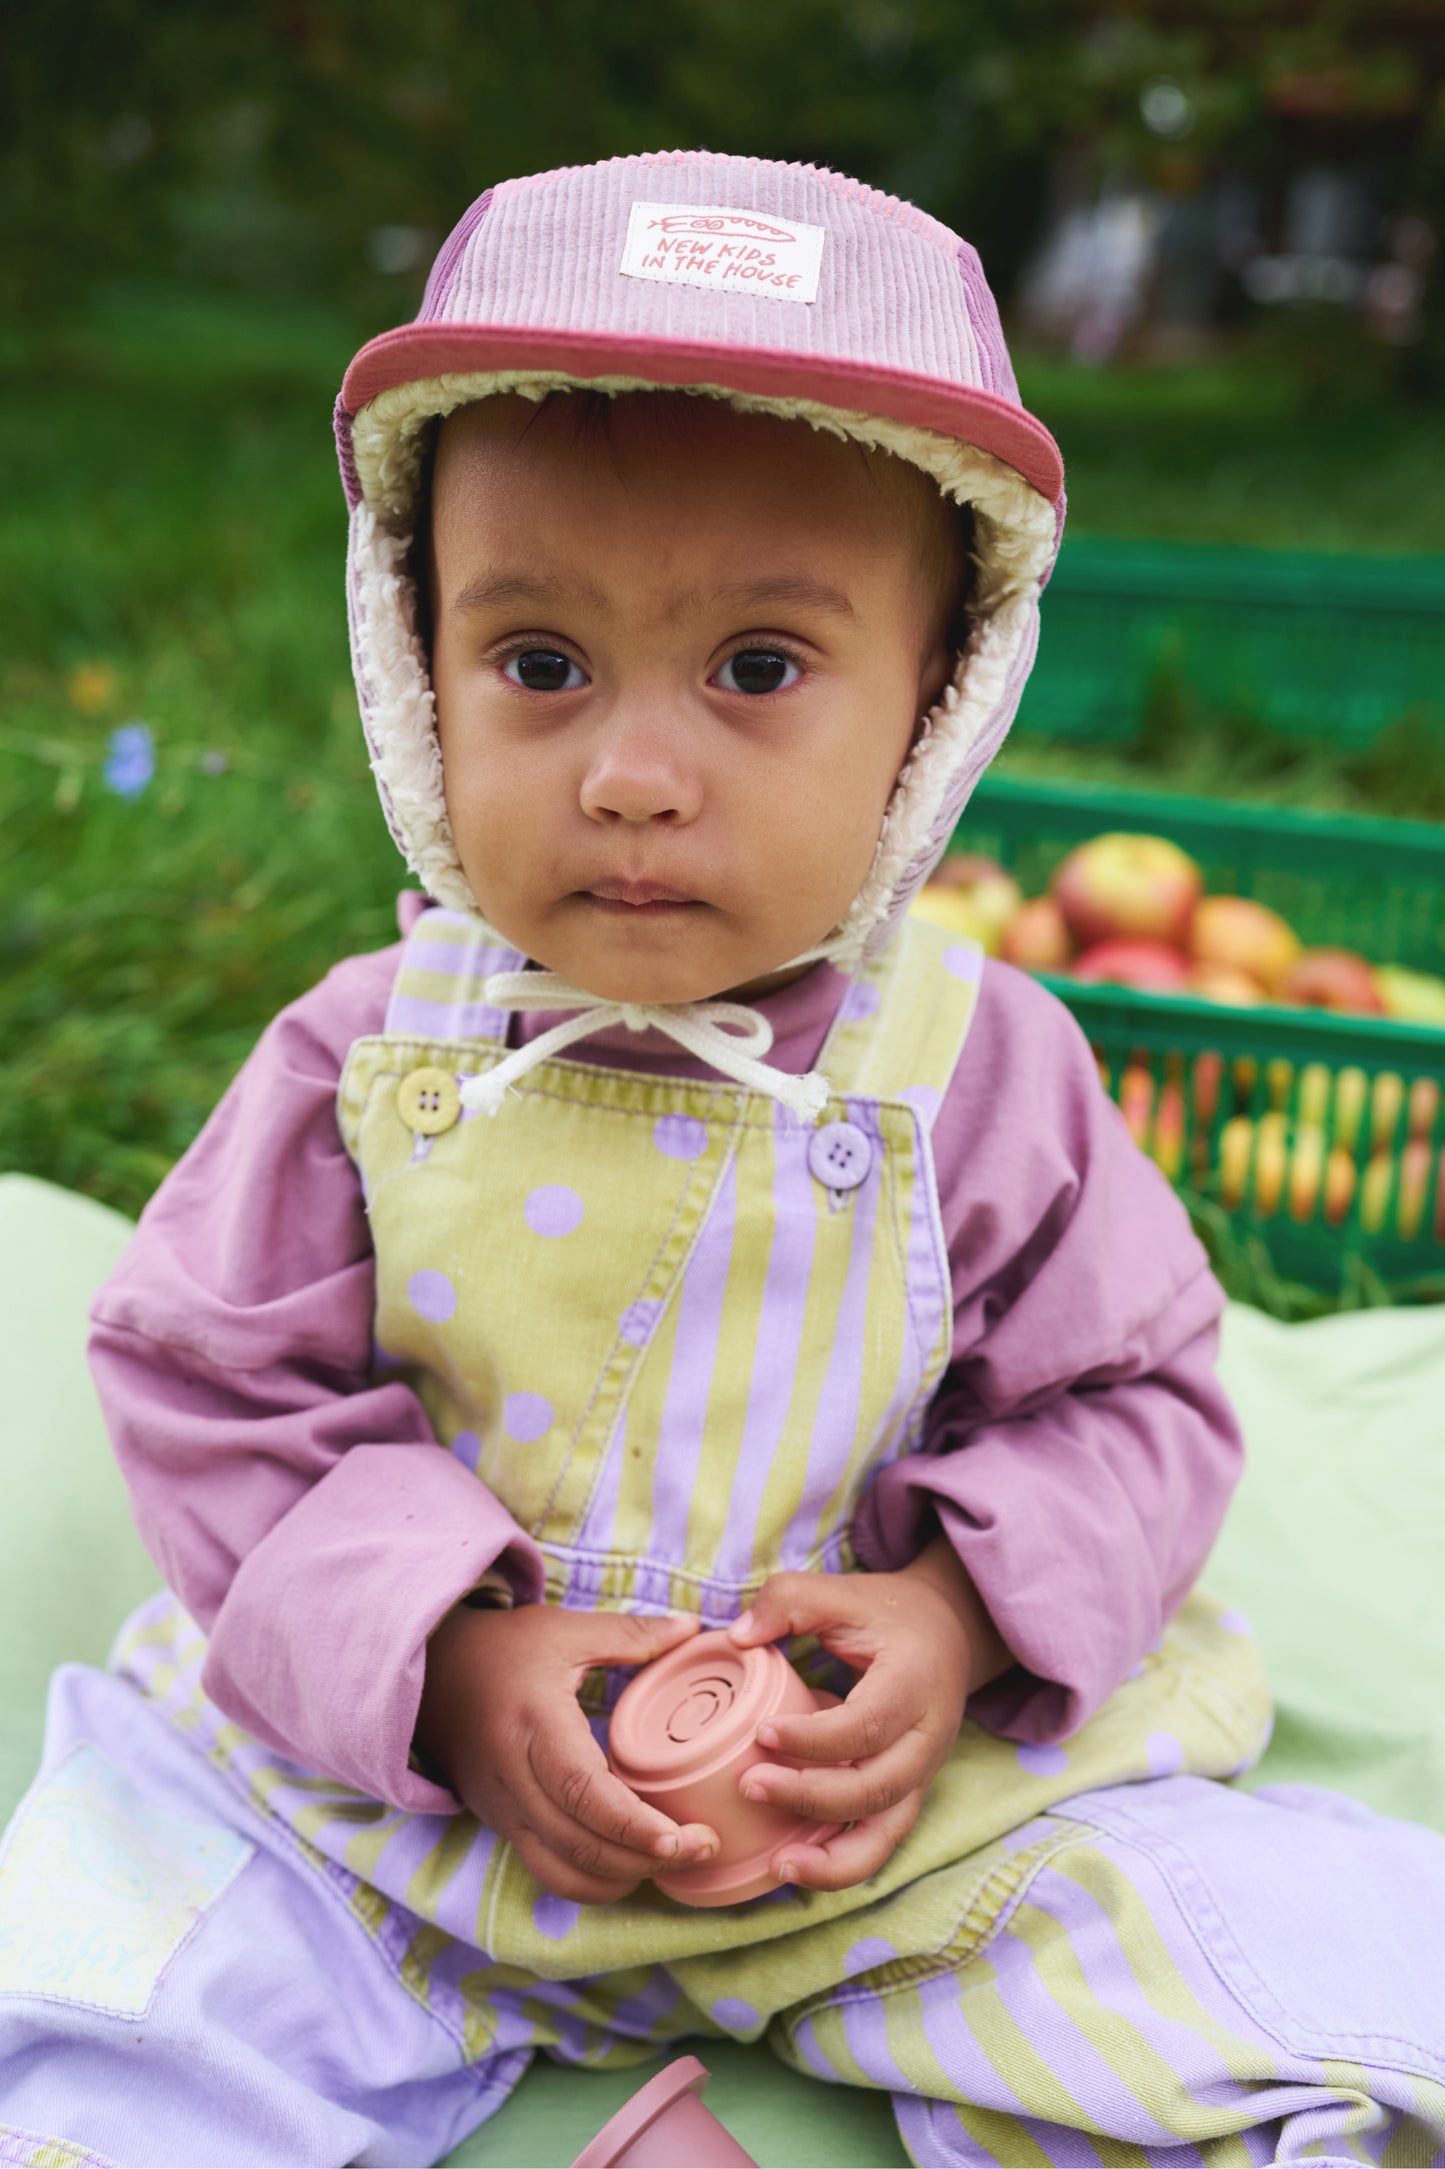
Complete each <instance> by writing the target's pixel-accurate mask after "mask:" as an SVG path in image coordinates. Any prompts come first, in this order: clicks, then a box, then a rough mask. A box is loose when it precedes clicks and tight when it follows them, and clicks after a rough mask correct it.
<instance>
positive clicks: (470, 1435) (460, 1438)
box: [452, 1431, 482, 1469]
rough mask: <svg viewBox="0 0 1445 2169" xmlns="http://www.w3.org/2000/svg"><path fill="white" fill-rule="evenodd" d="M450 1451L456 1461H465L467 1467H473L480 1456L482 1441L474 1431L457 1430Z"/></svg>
mask: <svg viewBox="0 0 1445 2169" xmlns="http://www.w3.org/2000/svg"><path fill="white" fill-rule="evenodd" d="M452 1452H453V1453H454V1454H455V1455H456V1457H457V1459H458V1461H463V1462H465V1463H466V1466H467V1467H468V1468H469V1469H475V1468H476V1465H477V1463H478V1462H479V1461H480V1460H481V1458H482V1442H481V1440H480V1439H479V1438H478V1437H477V1434H476V1432H475V1431H458V1433H457V1435H456V1437H455V1438H454V1439H453V1440H452Z"/></svg>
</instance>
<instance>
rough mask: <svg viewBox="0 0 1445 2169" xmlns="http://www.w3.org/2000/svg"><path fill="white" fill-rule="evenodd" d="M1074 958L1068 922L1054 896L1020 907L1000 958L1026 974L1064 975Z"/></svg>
mask: <svg viewBox="0 0 1445 2169" xmlns="http://www.w3.org/2000/svg"><path fill="white" fill-rule="evenodd" d="M1073 954H1074V940H1073V936H1072V935H1071V934H1070V932H1069V925H1068V921H1067V920H1066V919H1065V917H1064V915H1063V913H1062V911H1060V909H1059V907H1058V904H1057V903H1056V902H1055V900H1054V898H1053V897H1052V896H1036V897H1034V898H1033V900H1032V901H1031V902H1030V903H1027V904H1022V905H1020V907H1019V909H1018V910H1017V911H1016V912H1015V913H1014V915H1013V917H1012V918H1011V919H1010V920H1009V923H1008V925H1007V926H1006V927H1005V928H1004V930H1003V940H1002V943H1001V944H1000V947H999V955H1000V956H1001V957H1002V958H1003V960H1004V962H1005V963H1006V964H1017V965H1018V966H1019V967H1020V969H1021V970H1023V971H1026V972H1061V971H1063V970H1065V968H1066V967H1067V966H1068V964H1069V963H1070V961H1071V960H1072V957H1073Z"/></svg>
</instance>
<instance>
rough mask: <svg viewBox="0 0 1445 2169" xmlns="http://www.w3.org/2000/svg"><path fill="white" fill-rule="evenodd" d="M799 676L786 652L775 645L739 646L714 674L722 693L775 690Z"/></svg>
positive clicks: (797, 669) (774, 691) (795, 682)
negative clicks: (772, 646)
mask: <svg viewBox="0 0 1445 2169" xmlns="http://www.w3.org/2000/svg"><path fill="white" fill-rule="evenodd" d="M802 675H803V673H802V671H801V670H800V669H799V668H798V665H797V664H796V663H795V662H794V661H793V659H792V657H791V656H790V655H784V654H783V653H782V652H781V650H779V649H778V648H739V650H738V652H737V654H736V655H730V656H729V657H728V659H727V661H726V662H725V663H724V664H723V667H722V669H721V670H720V671H719V672H718V674H717V683H718V684H719V685H720V686H721V687H722V689H723V691H724V692H725V693H777V692H780V691H781V690H782V689H783V688H784V687H785V686H789V685H796V684H797V682H798V680H799V678H801V677H802Z"/></svg>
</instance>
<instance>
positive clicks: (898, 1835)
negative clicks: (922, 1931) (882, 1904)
mask: <svg viewBox="0 0 1445 2169" xmlns="http://www.w3.org/2000/svg"><path fill="white" fill-rule="evenodd" d="M922 1804H923V1794H922V1793H921V1792H911V1793H910V1794H909V1795H908V1798H907V1799H906V1800H900V1801H899V1803H898V1805H897V1806H896V1807H891V1808H886V1809H885V1810H884V1812H883V1813H882V1814H881V1815H870V1816H869V1817H868V1819H867V1821H866V1822H861V1823H855V1824H854V1825H853V1828H852V1829H851V1830H840V1831H839V1833H838V1835H837V1837H836V1838H829V1839H828V1841H827V1843H826V1844H825V1845H788V1846H785V1847H783V1849H782V1850H781V1851H780V1852H779V1853H777V1854H776V1855H775V1856H774V1860H773V1873H774V1875H776V1876H777V1878H778V1881H779V1882H780V1883H796V1884H798V1886H799V1887H800V1888H801V1889H803V1890H848V1889H850V1888H851V1887H852V1885H853V1884H855V1883H866V1882H867V1880H868V1878H869V1876H870V1875H876V1874H877V1873H878V1870H879V1869H880V1868H881V1867H882V1866H883V1865H884V1864H885V1862H886V1861H887V1860H889V1859H890V1858H891V1856H892V1855H893V1853H894V1852H895V1851H896V1850H897V1848H898V1847H899V1845H901V1844H902V1842H903V1840H904V1838H906V1837H907V1835H908V1833H909V1831H910V1830H911V1829H912V1828H913V1825H914V1824H915V1823H916V1822H917V1820H918V1811H919V1808H920V1807H921V1806H922Z"/></svg>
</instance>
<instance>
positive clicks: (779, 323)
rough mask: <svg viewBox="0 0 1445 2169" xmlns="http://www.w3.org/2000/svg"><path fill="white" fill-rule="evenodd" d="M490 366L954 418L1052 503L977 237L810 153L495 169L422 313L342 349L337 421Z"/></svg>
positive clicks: (1038, 435) (911, 417) (921, 422)
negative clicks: (407, 391) (399, 388)
mask: <svg viewBox="0 0 1445 2169" xmlns="http://www.w3.org/2000/svg"><path fill="white" fill-rule="evenodd" d="M701 196H706V197H707V198H708V199H709V200H708V202H707V203H706V204H703V205H701V206H699V198H700V197H701ZM639 204H641V205H643V206H644V207H645V209H644V212H643V216H642V217H641V218H640V219H635V218H634V212H635V209H636V207H637V206H638V205H639ZM634 226H636V227H640V228H641V234H640V237H639V238H638V241H637V245H636V247H635V248H634V249H633V251H632V257H633V261H634V263H635V265H636V268H635V269H629V268H628V267H627V264H626V262H625V259H626V258H627V256H628V244H629V239H630V237H632V235H633V229H634ZM796 226H804V227H810V228H812V229H814V231H815V232H817V233H820V234H821V236H822V243H821V247H819V246H818V245H817V244H816V242H814V241H813V240H812V238H811V237H810V236H807V235H804V236H799V235H798V234H797V233H795V232H794V231H792V230H791V229H793V228H794V227H796ZM493 369H501V370H511V369H526V370H558V371H560V372H561V373H562V374H564V375H566V376H569V377H572V378H575V379H578V380H587V379H591V378H597V377H608V376H625V377H640V378H645V379H647V381H648V382H650V383H653V384H658V385H673V386H685V385H692V384H702V383H710V384H718V385H723V386H726V387H727V388H728V389H730V390H734V391H739V392H754V393H761V394H762V395H764V396H765V397H773V398H783V399H796V398H804V399H814V400H817V401H818V402H819V403H820V404H822V405H824V406H829V407H845V408H852V409H856V410H859V411H861V412H863V413H865V414H879V415H887V416H888V417H890V418H891V419H892V420H894V421H898V422H907V423H913V424H916V425H917V426H918V427H920V428H923V429H931V430H937V431H939V432H941V433H942V434H943V435H945V436H950V437H962V438H966V439H967V440H968V442H969V443H971V444H976V445H977V446H978V447H979V448H980V449H981V450H982V451H985V452H992V453H994V454H995V455H996V456H997V457H998V458H999V459H1001V460H1003V461H1005V462H1006V464H1007V465H1008V466H1010V467H1013V468H1014V469H1016V471H1017V472H1018V473H1019V474H1021V475H1022V476H1023V478H1024V480H1025V481H1026V482H1028V483H1029V484H1030V485H1031V487H1032V488H1034V489H1036V490H1037V491H1039V493H1040V494H1041V495H1042V496H1044V497H1046V498H1047V499H1048V500H1049V502H1050V504H1054V503H1056V502H1057V501H1058V499H1059V498H1060V496H1061V493H1062V490H1063V485H1064V464H1063V460H1062V458H1061V457H1060V454H1059V448H1058V446H1057V445H1056V444H1055V442H1054V440H1053V438H1052V437H1051V436H1050V434H1049V432H1048V430H1047V429H1045V427H1044V425H1043V423H1042V422H1040V421H1037V420H1036V419H1035V418H1034V416H1033V415H1032V414H1030V413H1029V412H1028V411H1027V409H1026V408H1025V407H1024V406H1023V405H1022V404H1021V402H1020V400H1019V391H1018V385H1017V383H1016V382H1015V380H1014V373H1013V368H1012V366H1011V364H1010V362H1009V358H1008V350H1007V348H1006V347H1005V345H1004V338H1003V329H1002V326H1001V325H1000V323H999V315H998V309H997V307H996V306H995V303H994V298H993V295H992V294H991V293H990V291H989V288H988V284H987V281H986V280H985V278H984V275H983V267H982V265H981V264H980V262H979V259H978V253H977V251H976V250H975V249H973V248H971V247H970V245H969V243H968V242H967V241H961V240H960V239H959V238H958V235H957V234H955V233H950V231H949V229H948V228H947V227H946V226H943V225H940V224H939V222H938V220H937V219H934V218H930V217H929V216H928V214H927V212H925V211H919V210H915V209H914V207H913V205H912V204H908V203H901V202H900V201H899V200H898V198H897V197H895V196H885V195H883V194H882V193H881V192H880V191H879V190H878V189H876V188H867V187H865V186H864V185H863V183H862V182H860V181H850V180H847V179H845V178H844V177H843V176H842V175H841V174H837V173H824V172H820V171H818V169H817V168H816V167H813V166H791V165H781V164H778V163H776V162H774V161H772V160H768V159H761V158H727V157H716V156H714V155H712V154H711V153H709V152H705V151H671V152H665V153H660V154H651V155H647V156H644V157H639V158H618V159H613V160H611V161H609V162H608V163H607V164H605V165H599V166H570V167H565V168H563V169H562V170H561V171H560V172H557V173H541V174H535V175H531V176H528V177H527V178H526V179H524V180H517V181H503V182H502V183H501V184H500V186H499V187H496V188H489V189H488V190H487V192H486V194H485V195H484V196H479V197H478V199H477V201H476V202H475V203H474V204H473V205H472V206H471V208H470V210H468V211H467V212H466V214H465V215H464V216H463V218H462V219H461V220H460V222H459V223H458V225H457V226H456V227H455V229H454V230H453V232H452V233H451V234H450V236H449V237H448V239H447V241H446V243H445V244H444V246H443V248H442V251H441V254H440V255H439V256H438V257H437V260H436V263H435V265H434V267H433V269H432V274H431V277H430V279H429V280H428V281H427V288H426V293H425V295H424V297H423V299H422V305H421V308H420V310H419V311H418V313H417V317H416V321H415V322H414V323H411V324H403V325H401V326H400V327H399V329H397V330H395V331H384V332H382V334H381V335H380V337H379V338H376V339H372V340H371V341H370V342H369V343H368V344H367V345H366V346H364V347H363V348H362V349H361V352H360V353H359V354H358V355H357V357H356V359H355V361H353V362H352V364H351V367H350V368H349V369H348V370H347V372H346V377H345V380H344V382H343V384H342V387H341V400H340V406H339V411H338V422H339V426H340V428H341V430H342V433H343V441H344V439H345V433H346V425H347V422H348V421H349V420H350V418H351V417H352V416H354V415H355V414H357V413H358V412H359V411H360V410H361V408H362V407H364V406H366V405H368V403H369V402H370V401H371V400H373V399H375V397H376V395H377V393H378V392H384V391H389V390H390V389H391V387H392V386H393V385H396V384H404V383H409V382H413V381H415V380H416V379H417V378H419V377H438V376H446V375H450V374H452V373H454V372H456V371H461V370H468V371H470V370H493ZM350 488H351V489H352V490H353V491H354V490H355V488H356V483H355V478H354V477H352V478H351V479H350Z"/></svg>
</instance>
